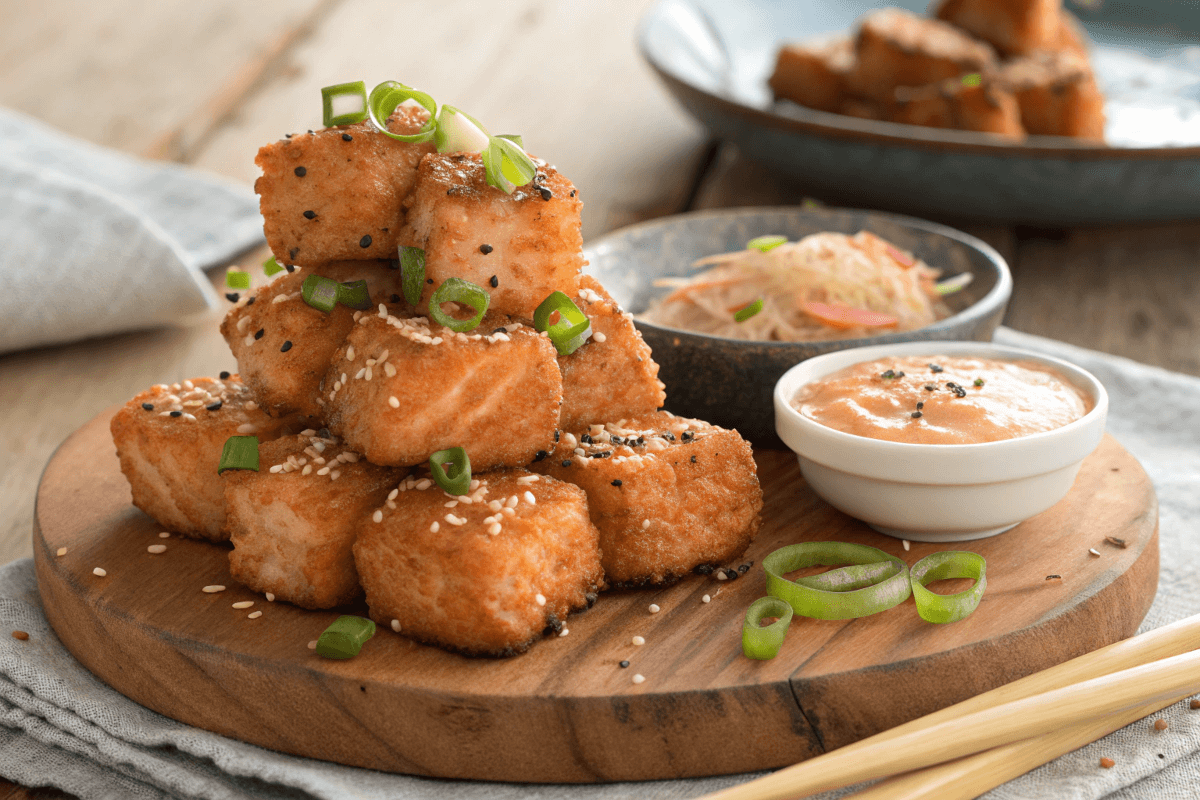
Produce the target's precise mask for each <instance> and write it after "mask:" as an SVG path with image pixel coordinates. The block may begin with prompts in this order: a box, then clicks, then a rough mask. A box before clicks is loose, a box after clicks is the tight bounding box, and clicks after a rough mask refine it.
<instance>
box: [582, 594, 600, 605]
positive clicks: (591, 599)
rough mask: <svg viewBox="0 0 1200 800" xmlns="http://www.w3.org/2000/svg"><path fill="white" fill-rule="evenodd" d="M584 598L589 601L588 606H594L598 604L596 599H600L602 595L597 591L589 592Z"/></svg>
mask: <svg viewBox="0 0 1200 800" xmlns="http://www.w3.org/2000/svg"><path fill="white" fill-rule="evenodd" d="M583 599H584V600H586V601H587V604H588V608H591V607H592V606H594V605H596V601H597V600H599V599H600V595H598V594H596V593H595V592H588V593H587V594H585V595H584V596H583Z"/></svg>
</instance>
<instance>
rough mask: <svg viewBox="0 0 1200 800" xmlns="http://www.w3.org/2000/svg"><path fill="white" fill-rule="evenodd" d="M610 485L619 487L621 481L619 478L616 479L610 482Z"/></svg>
mask: <svg viewBox="0 0 1200 800" xmlns="http://www.w3.org/2000/svg"><path fill="white" fill-rule="evenodd" d="M612 485H613V486H620V485H621V479H620V478H617V479H616V480H614V481H613V482H612Z"/></svg>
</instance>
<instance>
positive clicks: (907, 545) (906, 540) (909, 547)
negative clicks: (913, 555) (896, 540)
mask: <svg viewBox="0 0 1200 800" xmlns="http://www.w3.org/2000/svg"><path fill="white" fill-rule="evenodd" d="M900 542H901V544H903V545H904V550H905V551H906V552H907V551H908V550H910V549H911V548H912V545H911V544H909V541H908V539H901V540H900Z"/></svg>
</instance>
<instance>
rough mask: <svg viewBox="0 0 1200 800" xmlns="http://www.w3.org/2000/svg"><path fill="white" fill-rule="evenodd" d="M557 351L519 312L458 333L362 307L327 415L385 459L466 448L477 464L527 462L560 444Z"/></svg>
mask: <svg viewBox="0 0 1200 800" xmlns="http://www.w3.org/2000/svg"><path fill="white" fill-rule="evenodd" d="M381 314H382V316H381ZM556 355H557V353H556V351H555V349H554V345H552V344H551V343H550V340H549V339H547V338H546V337H545V336H543V335H541V334H539V333H538V332H537V331H535V330H534V329H533V328H531V327H529V326H528V325H525V324H523V323H520V322H516V321H514V320H512V319H511V318H509V317H503V316H500V315H494V314H489V315H488V316H487V317H486V318H485V319H484V320H483V322H482V324H480V325H479V327H477V328H476V329H475V330H473V331H470V332H468V333H455V332H454V331H452V330H450V329H448V328H444V327H442V326H441V325H439V324H437V323H431V322H430V321H429V320H428V319H427V318H425V317H397V316H395V315H392V314H388V313H387V309H386V307H381V311H380V312H379V313H370V312H368V313H365V314H362V315H361V317H360V318H359V324H357V325H355V326H354V330H353V331H351V333H350V335H349V336H348V337H347V338H346V343H345V344H344V345H343V346H342V347H340V348H339V349H338V351H337V353H336V354H335V356H334V358H333V363H332V366H331V367H330V369H329V373H328V374H327V376H326V378H325V391H326V395H325V396H324V401H325V407H326V409H327V416H326V420H327V422H328V423H329V429H330V430H331V431H333V433H335V434H336V435H338V436H341V437H342V438H344V439H345V440H346V443H347V444H348V445H349V446H351V447H353V448H354V449H355V450H357V451H359V452H361V453H362V454H363V455H365V456H366V457H367V459H368V460H370V461H372V462H374V463H376V464H387V465H390V466H412V465H415V464H420V463H422V462H424V461H426V460H428V459H429V456H430V455H431V454H433V453H435V452H437V451H439V450H445V449H447V448H451V447H465V448H466V450H467V453H468V455H469V456H470V458H471V465H472V468H473V469H475V470H477V471H480V472H482V471H485V470H489V469H494V468H496V467H501V466H521V465H524V464H528V463H529V462H530V461H532V460H533V459H534V458H535V457H536V456H537V454H538V452H539V451H545V450H549V449H550V448H551V446H552V444H553V438H554V431H555V429H556V428H557V426H558V412H559V406H560V404H561V403H562V377H561V375H560V374H559V371H558V362H557V360H556Z"/></svg>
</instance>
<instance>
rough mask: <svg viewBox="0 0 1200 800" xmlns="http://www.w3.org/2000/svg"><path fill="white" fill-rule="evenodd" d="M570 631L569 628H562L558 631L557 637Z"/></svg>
mask: <svg viewBox="0 0 1200 800" xmlns="http://www.w3.org/2000/svg"><path fill="white" fill-rule="evenodd" d="M570 632H571V629H570V628H563V629H562V630H561V631H559V632H558V638H560V639H561V638H562V637H564V636H566V635H567V634H568V633H570Z"/></svg>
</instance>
